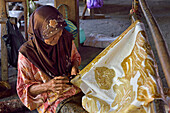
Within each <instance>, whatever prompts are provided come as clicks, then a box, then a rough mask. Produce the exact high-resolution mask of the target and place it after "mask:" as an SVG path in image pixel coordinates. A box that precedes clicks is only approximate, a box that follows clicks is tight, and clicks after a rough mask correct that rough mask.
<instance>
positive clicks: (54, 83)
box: [47, 76, 70, 95]
mask: <svg viewBox="0 0 170 113" xmlns="http://www.w3.org/2000/svg"><path fill="white" fill-rule="evenodd" d="M67 83H69V79H68V78H67V77H63V76H58V77H55V78H53V79H52V80H50V81H49V82H47V87H48V90H51V91H53V92H54V93H57V94H58V95H60V94H62V92H63V91H64V90H65V89H66V88H68V87H70V85H68V84H67Z"/></svg>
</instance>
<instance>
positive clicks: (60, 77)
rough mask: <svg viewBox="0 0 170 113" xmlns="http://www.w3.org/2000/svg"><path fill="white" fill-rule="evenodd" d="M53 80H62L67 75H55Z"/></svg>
mask: <svg viewBox="0 0 170 113" xmlns="http://www.w3.org/2000/svg"><path fill="white" fill-rule="evenodd" d="M54 79H55V80H64V79H67V77H63V76H57V77H55V78H54Z"/></svg>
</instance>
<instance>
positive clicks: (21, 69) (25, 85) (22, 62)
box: [17, 53, 47, 110]
mask: <svg viewBox="0 0 170 113" xmlns="http://www.w3.org/2000/svg"><path fill="white" fill-rule="evenodd" d="M36 70H37V69H36V68H35V66H34V65H33V64H32V63H31V62H30V61H29V60H28V59H27V58H26V57H25V56H23V55H22V54H21V53H19V57H18V78H17V93H18V96H19V98H20V100H21V101H22V103H23V104H24V105H25V106H26V107H27V108H29V109H30V110H34V109H36V108H38V107H39V106H41V105H42V104H43V103H44V102H45V101H46V99H47V93H42V94H39V95H37V96H36V97H33V96H31V95H30V94H29V91H28V89H29V87H30V86H32V85H33V84H41V83H42V81H41V80H40V81H36V80H35V78H34V75H35V74H36V73H37V71H36Z"/></svg>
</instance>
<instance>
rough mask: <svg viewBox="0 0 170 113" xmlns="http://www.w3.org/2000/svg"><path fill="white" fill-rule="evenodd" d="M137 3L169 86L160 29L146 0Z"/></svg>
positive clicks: (169, 73) (167, 59) (168, 59)
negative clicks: (149, 31)
mask: <svg viewBox="0 0 170 113" xmlns="http://www.w3.org/2000/svg"><path fill="white" fill-rule="evenodd" d="M139 4H140V6H141V9H142V12H143V14H144V16H145V18H146V21H147V23H148V26H149V28H150V30H151V34H152V37H153V39H154V42H155V47H156V50H157V53H158V57H159V60H160V62H161V66H162V69H163V72H164V75H165V78H166V81H167V83H168V86H169V87H170V57H169V52H168V48H167V44H166V42H165V39H164V37H163V36H162V34H161V31H160V29H159V26H158V24H157V22H156V20H155V18H154V17H153V16H152V13H151V11H150V9H149V7H148V5H147V4H146V1H145V0H139Z"/></svg>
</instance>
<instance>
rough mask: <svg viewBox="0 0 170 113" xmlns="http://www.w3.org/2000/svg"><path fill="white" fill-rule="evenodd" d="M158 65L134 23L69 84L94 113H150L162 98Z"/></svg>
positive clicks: (139, 23) (136, 24)
mask: <svg viewBox="0 0 170 113" xmlns="http://www.w3.org/2000/svg"><path fill="white" fill-rule="evenodd" d="M157 73H158V71H157V64H156V62H155V59H154V56H153V53H152V50H151V47H150V45H149V43H148V41H147V36H146V34H145V29H144V25H143V23H141V22H140V21H136V22H135V23H133V24H132V25H131V26H130V27H129V28H128V29H127V30H125V31H124V32H123V33H122V34H121V35H120V36H119V37H118V38H117V39H116V40H115V41H114V42H112V43H111V44H110V45H109V46H108V47H107V48H106V49H105V50H103V51H102V52H101V53H100V54H99V55H98V56H97V57H96V58H95V59H94V60H93V61H92V62H91V63H89V64H88V65H87V66H86V67H85V68H84V69H83V70H82V71H81V72H80V75H79V76H77V77H75V78H74V79H73V80H72V81H71V82H72V83H73V84H74V85H76V86H78V87H79V88H81V90H82V91H83V93H84V94H85V95H84V96H83V98H82V105H83V107H84V109H86V110H87V111H88V112H91V113H92V112H93V113H97V112H100V113H122V112H123V113H151V107H150V104H149V103H150V102H152V101H153V100H154V99H155V98H161V94H160V93H159V92H160V90H161V89H160V87H159V85H158V83H157V79H158V78H159V76H158V74H157Z"/></svg>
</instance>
